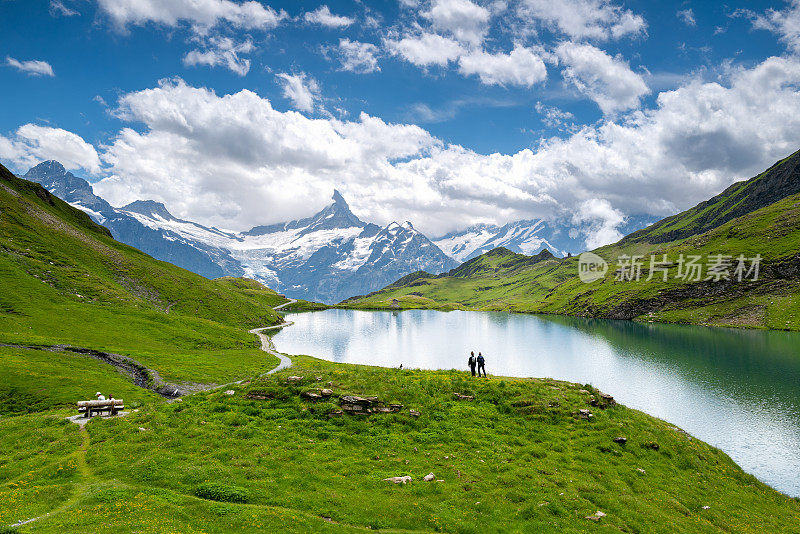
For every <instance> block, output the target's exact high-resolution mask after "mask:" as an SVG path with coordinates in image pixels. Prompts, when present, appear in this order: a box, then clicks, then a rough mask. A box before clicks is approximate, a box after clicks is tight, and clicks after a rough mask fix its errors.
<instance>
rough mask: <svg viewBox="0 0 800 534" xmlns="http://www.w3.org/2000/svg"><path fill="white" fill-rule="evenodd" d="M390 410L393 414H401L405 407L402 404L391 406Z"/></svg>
mask: <svg viewBox="0 0 800 534" xmlns="http://www.w3.org/2000/svg"><path fill="white" fill-rule="evenodd" d="M389 408H391V409H392V411H393V412H399V411H400V410H402V409H403V405H402V404H390V405H389Z"/></svg>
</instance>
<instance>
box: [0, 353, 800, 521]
mask: <svg viewBox="0 0 800 534" xmlns="http://www.w3.org/2000/svg"><path fill="white" fill-rule="evenodd" d="M293 359H294V362H295V366H294V367H293V368H290V369H288V370H285V371H282V372H280V373H277V374H276V375H270V376H269V377H265V378H260V379H253V380H252V381H250V382H248V383H244V384H241V385H238V386H235V387H232V389H233V390H234V391H235V393H234V394H233V395H228V394H226V393H225V392H223V391H221V390H217V391H213V392H207V393H200V394H196V395H192V396H189V397H186V398H184V399H183V400H182V401H180V402H173V403H163V402H160V401H158V402H151V401H147V402H144V403H143V404H142V406H141V407H140V408H139V411H137V412H134V413H132V414H131V415H129V416H128V417H125V418H117V419H111V420H93V421H91V422H90V423H89V424H88V425H87V426H86V431H85V432H88V436H89V438H90V440H89V444H88V447H87V449H86V453H85V462H86V469H87V471H86V472H85V473H81V472H80V470H79V469H78V466H79V465H80V464H79V462H78V460H79V459H80V444H81V438H80V432H79V431H78V428H77V426H76V425H73V424H71V423H68V422H66V421H64V420H63V419H61V416H63V415H64V412H48V414H49V415H48V414H34V415H24V416H17V417H3V418H2V419H0V436H1V437H0V451H2V452H0V478H2V479H3V480H6V481H8V482H6V483H4V484H3V486H2V487H1V488H0V524H8V523H11V522H15V521H17V520H19V519H28V518H31V517H38V516H41V515H43V514H45V513H47V512H48V511H53V510H57V512H55V513H51V515H49V516H46V517H43V518H42V519H39V520H38V521H35V522H33V523H30V524H28V525H24V526H22V527H20V528H19V531H20V532H65V531H67V532H78V531H81V532H93V531H111V532H169V531H181V532H232V531H236V532H263V531H286V532H308V531H315V532H349V531H352V530H364V529H387V530H389V531H394V530H401V531H419V532H429V531H444V532H465V533H468V532H476V533H477V532H619V531H624V532H686V533H696V532H719V531H725V532H759V533H761V532H800V526H799V525H800V502H798V501H797V500H794V499H790V498H788V497H786V496H784V495H782V494H780V493H778V492H776V491H774V490H772V489H771V488H769V487H767V486H765V485H764V484H762V483H760V482H758V481H757V480H756V479H755V478H754V477H752V476H750V475H747V474H745V473H744V472H742V470H741V469H740V468H739V467H738V466H736V465H735V464H734V463H733V462H732V461H731V460H730V458H728V457H727V456H726V455H725V454H724V453H722V452H721V451H719V450H717V449H715V448H713V447H711V446H709V445H707V444H705V443H702V442H700V441H699V440H696V439H690V438H689V437H688V436H687V435H685V434H684V433H682V432H680V431H678V430H676V429H675V428H674V427H672V426H671V425H669V424H667V423H665V422H663V421H660V420H657V419H654V418H652V417H649V416H647V415H645V414H643V413H641V412H638V411H635V410H630V409H628V408H625V407H623V406H609V407H607V408H605V409H602V408H600V407H593V406H590V405H589V404H588V403H587V401H588V400H589V399H590V396H591V395H595V398H599V397H598V395H599V393H598V392H597V391H595V390H592V389H591V388H589V387H588V386H581V385H577V384H569V383H565V382H560V381H555V380H539V379H511V378H498V377H490V378H489V379H488V380H481V379H473V378H471V377H469V376H467V374H466V373H463V372H458V371H417V370H402V371H400V370H396V369H384V368H376V367H367V366H354V365H344V364H335V363H330V362H325V361H321V360H317V359H314V358H310V357H303V356H300V357H293ZM289 376H302V377H303V379H302V381H300V382H290V381H287V377H289ZM321 388H326V389H328V388H329V389H331V390H333V393H334V395H333V396H332V397H330V398H329V400H318V401H312V400H307V399H305V398H304V397H303V396H302V395H301V394H302V393H303V392H307V391H317V390H319V389H321ZM454 393H459V394H462V395H471V396H474V400H457V399H456V398H455V396H454V395H453V394H454ZM344 394H354V395H361V396H369V395H375V396H377V397H379V399H380V400H382V401H385V402H386V403H401V404H403V405H404V408H403V409H402V410H401V411H400V412H397V413H386V414H381V413H376V414H372V415H352V414H347V413H345V414H341V415H333V416H331V415H330V413H331V412H332V411H334V412H335V411H336V410H338V409H339V403H338V401H337V400H336V396H338V395H344ZM409 409H414V410H418V411H419V412H420V414H421V415H420V416H419V417H414V416H413V415H412V414H410V413H409ZM581 409H588V410H590V411H591V412H592V417H591V418H589V419H586V418H584V417H582V416H581V415H580V412H579V410H581ZM51 415H52V416H51ZM620 437H624V438H626V442H625V443H624V444H623V443H618V442H615V441H614V438H620ZM23 443H24V444H25V446H21V445H22V444H23ZM428 473H433V474H434V475H435V478H436V479H437V480H441V482H438V481H432V482H425V481H423V477H424V476H425V475H427V474H428ZM401 475H410V476H412V477H413V481H412V482H410V483H409V484H406V485H395V484H392V483H389V482H385V481H383V479H384V478H387V477H392V476H401ZM198 495H202V496H203V497H204V498H201V497H199V496H198ZM211 499H218V500H216V501H215V500H211ZM226 500H233V501H242V500H244V501H246V502H244V503H241V502H225V501H226ZM705 507H708V508H705ZM597 511H601V512H603V513H604V514H606V515H605V516H604V517H601V518H600V519H599V520H597V521H595V520H591V519H587V516H593V515H594V514H596V512H597Z"/></svg>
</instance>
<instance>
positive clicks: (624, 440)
mask: <svg viewBox="0 0 800 534" xmlns="http://www.w3.org/2000/svg"><path fill="white" fill-rule="evenodd" d="M627 442H628V438H623V437H622V436H617V437H616V438H614V443H619V444H620V445H625V444H626V443H627Z"/></svg>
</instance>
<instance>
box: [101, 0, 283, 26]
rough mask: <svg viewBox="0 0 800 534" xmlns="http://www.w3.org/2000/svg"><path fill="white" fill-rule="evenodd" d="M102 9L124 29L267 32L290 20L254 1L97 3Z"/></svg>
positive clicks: (107, 0)
mask: <svg viewBox="0 0 800 534" xmlns="http://www.w3.org/2000/svg"><path fill="white" fill-rule="evenodd" d="M97 3H98V5H99V6H100V9H101V10H102V11H103V12H104V13H105V14H106V15H107V16H108V17H109V18H110V19H111V20H112V21H113V22H114V24H115V25H116V26H117V27H118V28H120V29H124V28H125V27H126V26H128V25H140V26H141V25H144V24H147V23H155V24H163V25H165V26H177V25H178V24H179V23H181V22H185V23H188V24H189V25H190V26H192V27H193V28H195V29H196V30H197V31H201V32H204V31H206V30H208V29H209V28H212V27H214V26H217V25H218V24H221V23H223V22H226V23H229V24H231V25H233V26H235V27H237V28H244V29H256V28H257V29H261V30H268V29H272V28H274V27H276V26H277V25H278V23H279V22H280V21H281V20H282V19H284V18H286V17H287V14H286V12H285V11H283V10H281V11H280V12H278V11H275V10H274V9H273V8H271V7H269V6H264V5H263V4H262V3H260V2H256V1H254V0H250V1H246V2H234V1H232V0H97Z"/></svg>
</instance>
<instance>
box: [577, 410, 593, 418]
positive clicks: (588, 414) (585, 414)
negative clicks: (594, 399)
mask: <svg viewBox="0 0 800 534" xmlns="http://www.w3.org/2000/svg"><path fill="white" fill-rule="evenodd" d="M578 413H579V414H580V416H581V417H582V418H583V419H591V418H592V417H594V414H592V412H590V411H589V410H587V409H585V408H581V409H580V410H578Z"/></svg>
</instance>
